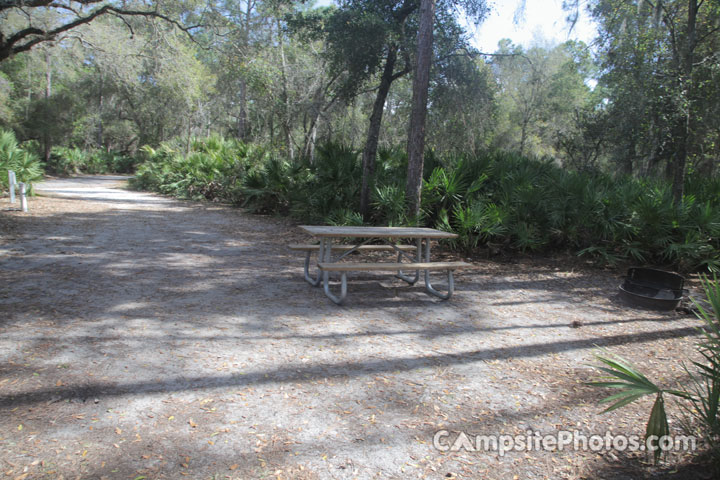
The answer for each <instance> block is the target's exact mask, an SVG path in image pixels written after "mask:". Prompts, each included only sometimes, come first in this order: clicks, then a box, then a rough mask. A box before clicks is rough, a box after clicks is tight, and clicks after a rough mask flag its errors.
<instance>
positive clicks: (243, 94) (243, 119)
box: [237, 78, 248, 141]
mask: <svg viewBox="0 0 720 480" xmlns="http://www.w3.org/2000/svg"><path fill="white" fill-rule="evenodd" d="M239 93H240V94H239V98H238V103H239V104H240V105H239V110H240V111H239V112H238V117H237V138H238V139H240V140H242V141H245V140H246V139H247V134H248V128H247V83H246V82H245V79H243V78H240V92H239Z"/></svg>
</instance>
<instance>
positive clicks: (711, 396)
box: [589, 277, 720, 462]
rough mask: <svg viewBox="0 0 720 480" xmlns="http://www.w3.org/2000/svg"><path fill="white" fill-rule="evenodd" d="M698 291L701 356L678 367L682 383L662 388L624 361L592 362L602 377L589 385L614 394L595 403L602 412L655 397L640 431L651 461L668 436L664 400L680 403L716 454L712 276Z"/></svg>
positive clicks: (717, 287)
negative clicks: (702, 299)
mask: <svg viewBox="0 0 720 480" xmlns="http://www.w3.org/2000/svg"><path fill="white" fill-rule="evenodd" d="M703 287H704V290H705V295H706V297H707V301H708V304H709V306H706V307H703V306H702V305H701V304H700V303H696V306H697V308H698V313H697V316H698V318H700V319H701V320H703V323H704V325H703V329H702V333H703V337H704V338H703V340H702V341H701V342H700V343H698V345H697V349H698V351H699V353H700V355H701V356H702V357H703V358H702V360H701V361H693V362H691V364H690V366H688V365H683V366H684V368H685V371H686V373H687V375H688V377H687V378H688V380H687V381H686V383H684V384H682V385H679V386H677V387H676V388H663V387H660V386H658V385H657V384H655V383H654V382H652V381H651V380H649V379H648V378H647V377H646V376H645V375H643V374H642V373H641V372H640V371H639V370H637V369H636V368H635V367H633V366H632V365H631V364H630V363H629V362H627V361H626V360H624V359H622V358H620V357H618V356H616V355H612V354H610V353H609V352H605V353H604V354H603V355H598V356H597V358H598V360H600V362H602V365H601V366H597V367H596V368H597V369H598V370H600V371H601V372H603V373H604V376H603V377H602V378H600V379H598V380H596V381H592V382H589V385H591V386H594V387H601V388H611V389H615V390H617V393H615V394H613V395H610V396H608V397H605V398H603V399H602V400H601V401H600V403H603V404H607V403H609V404H610V406H609V407H607V408H606V409H605V410H604V412H603V413H605V412H610V411H613V410H616V409H618V408H620V407H623V406H625V405H628V404H630V403H632V402H634V401H636V400H637V399H639V398H641V397H644V396H646V395H655V402H654V404H653V406H652V409H651V411H650V417H649V418H648V422H647V426H646V429H645V439H646V441H647V440H648V439H650V445H649V446H652V447H654V451H653V455H654V459H655V461H656V462H657V461H658V460H659V459H660V457H661V456H662V454H663V450H662V449H661V448H659V446H660V444H661V443H660V441H661V439H662V437H664V436H667V435H669V434H670V429H669V424H668V420H667V412H666V408H665V406H666V404H665V398H666V397H675V398H677V399H679V400H680V405H681V407H682V408H683V409H684V410H685V411H686V412H687V413H688V414H689V415H690V416H692V417H693V418H695V419H696V420H697V424H698V426H699V428H700V433H701V434H702V435H703V437H704V439H705V440H706V442H707V444H708V446H709V448H710V450H711V453H713V454H714V455H715V456H716V458H717V456H718V455H720V417H719V416H718V413H719V410H718V407H719V401H720V284H718V280H717V277H713V279H712V280H709V279H708V278H703Z"/></svg>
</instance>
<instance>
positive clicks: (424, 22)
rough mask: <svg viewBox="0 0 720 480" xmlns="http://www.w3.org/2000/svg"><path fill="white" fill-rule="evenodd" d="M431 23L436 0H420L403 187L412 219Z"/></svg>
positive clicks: (419, 189) (415, 213)
mask: <svg viewBox="0 0 720 480" xmlns="http://www.w3.org/2000/svg"><path fill="white" fill-rule="evenodd" d="M434 23H435V0H422V1H421V3H420V26H419V29H418V36H417V39H418V51H417V66H416V68H415V76H414V77H413V96H412V112H411V114H410V132H409V134H408V171H407V184H406V186H405V197H406V198H407V201H408V213H409V214H410V216H411V217H414V218H418V217H419V214H420V202H421V200H422V198H421V195H422V175H423V160H424V154H425V119H426V117H427V100H428V86H429V84H430V64H431V63H432V45H433V24H434Z"/></svg>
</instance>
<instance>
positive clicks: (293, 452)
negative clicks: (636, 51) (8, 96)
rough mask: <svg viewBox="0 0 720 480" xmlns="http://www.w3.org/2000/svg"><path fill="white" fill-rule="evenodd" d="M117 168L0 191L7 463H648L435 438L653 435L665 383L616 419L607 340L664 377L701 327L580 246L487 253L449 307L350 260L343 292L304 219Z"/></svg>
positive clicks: (467, 471) (131, 471) (298, 474)
mask: <svg viewBox="0 0 720 480" xmlns="http://www.w3.org/2000/svg"><path fill="white" fill-rule="evenodd" d="M123 184H124V182H123V178H122V177H112V176H104V177H102V176H94V177H79V178H72V179H64V180H52V181H47V182H45V183H44V184H41V185H39V186H38V191H40V192H41V196H39V197H34V198H31V199H30V212H29V213H22V212H18V211H14V210H10V209H9V207H10V204H9V203H8V200H7V198H4V199H0V201H2V205H1V206H0V235H1V236H0V478H9V479H16V480H17V479H37V478H40V479H44V478H47V479H57V478H65V479H74V478H87V479H102V478H107V479H115V478H126V479H131V480H132V479H156V478H157V479H159V478H166V479H178V478H185V477H186V478H198V479H205V478H212V479H225V478H307V479H315V478H319V479H345V478H486V479H513V478H517V479H526V478H527V479H536V478H537V479H539V478H552V479H557V478H638V475H639V474H638V473H637V472H634V473H633V471H632V465H637V464H639V462H640V461H641V460H642V459H643V458H645V457H644V456H643V455H640V454H638V455H633V454H627V453H624V454H623V453H621V452H617V451H615V452H612V451H611V452H600V453H594V452H590V451H572V450H570V451H568V450H564V451H534V450H533V451H520V452H508V453H506V454H505V455H504V456H501V455H499V454H498V453H497V452H487V451H481V452H468V451H461V452H441V451H438V450H437V449H435V448H434V447H433V436H434V435H435V433H436V432H438V431H441V430H448V431H450V432H458V431H464V432H467V433H468V434H473V435H478V434H482V435H493V434H509V435H516V434H519V435H524V434H526V432H528V431H530V432H535V431H537V432H540V433H542V434H543V435H545V434H550V435H555V434H557V432H558V431H560V430H570V431H573V430H577V431H578V432H580V433H582V434H585V435H588V436H589V435H592V434H605V432H607V431H609V430H611V431H612V432H614V433H616V434H641V433H642V432H643V431H644V424H645V421H646V418H647V415H648V414H649V406H650V402H649V400H648V401H643V402H641V403H640V404H639V405H637V406H631V407H627V408H624V409H621V410H619V411H617V412H613V413H611V414H606V415H600V411H601V408H600V407H599V406H598V405H597V400H598V399H599V398H601V397H602V396H604V394H605V392H602V391H597V390H595V389H592V388H589V387H587V386H585V385H584V384H583V382H585V381H587V380H589V379H590V378H591V377H592V376H593V373H592V371H591V369H590V368H589V367H588V366H587V364H589V363H597V362H596V361H594V360H593V354H594V353H597V352H598V346H600V347H605V348H608V349H610V350H611V351H612V352H615V353H618V354H621V355H623V356H626V357H627V358H630V359H633V360H634V361H635V362H636V363H637V364H638V365H641V366H642V368H643V369H645V371H647V372H651V378H654V379H657V380H660V381H661V382H663V383H667V384H671V383H672V382H673V381H674V380H675V379H678V378H681V377H683V375H684V373H683V370H682V366H681V365H680V363H679V362H678V360H677V359H678V358H685V357H687V355H691V354H692V352H693V351H694V350H693V344H694V343H695V342H697V340H698V339H699V337H698V334H697V331H696V330H695V327H697V326H699V325H700V322H699V321H698V320H696V319H695V318H694V317H692V316H690V315H683V314H679V313H675V312H652V311H646V310H642V309H636V308H632V307H629V306H628V305H626V304H624V303H622V302H621V301H620V300H619V299H618V297H617V294H616V292H617V286H618V284H619V283H620V279H619V277H618V275H619V273H618V272H610V271H602V270H598V269H593V268H590V267H587V266H583V264H581V263H579V262H572V261H561V262H558V261H552V260H544V261H541V260H530V259H516V260H514V261H511V260H508V259H505V260H504V261H502V262H498V261H492V260H478V259H475V260H473V267H472V268H470V269H467V270H464V271H461V272H459V273H458V274H457V277H456V289H457V291H456V293H455V296H454V297H453V298H452V299H451V300H450V301H447V302H443V301H440V300H439V299H436V298H434V297H430V296H428V295H426V294H425V293H423V289H422V287H420V286H416V287H410V286H407V285H405V284H404V283H403V282H401V281H399V280H395V279H393V278H392V277H391V276H388V275H383V274H380V273H378V274H374V273H368V274H356V275H355V276H353V277H352V278H351V281H350V286H349V294H348V299H347V303H346V305H344V306H342V307H338V306H336V305H334V304H333V303H331V302H330V301H329V300H328V299H327V298H326V297H325V296H324V294H323V293H322V290H321V289H317V288H313V287H311V286H310V285H308V284H307V283H306V282H304V281H303V279H302V258H301V256H300V255H297V254H295V253H292V252H290V251H288V249H287V248H286V245H287V244H288V243H291V242H297V241H304V242H306V241H308V240H309V239H308V238H306V237H305V236H304V235H303V234H302V233H301V232H300V231H299V229H298V228H296V226H295V224H294V223H292V222H291V221H289V220H285V219H276V218H269V217H262V216H254V215H249V214H246V213H243V212H242V211H240V210H238V209H233V208H229V207H225V206H218V205H213V204H200V203H191V202H182V201H176V200H172V199H167V198H163V197H160V196H156V195H151V194H147V193H138V192H131V191H128V190H125V189H124V188H123ZM435 251H436V253H438V255H439V256H441V257H442V255H443V254H442V252H441V250H440V249H436V250H435ZM670 411H673V412H677V411H678V410H677V408H674V407H672V406H671V407H670ZM677 427H678V421H677V417H675V418H674V421H673V423H672V428H673V429H675V431H677V430H676V429H677ZM453 435H454V434H453ZM636 457H637V458H636ZM644 472H645V473H644V475H650V476H653V475H657V474H658V473H657V472H656V471H655V472H656V473H653V470H644ZM648 472H649V473H648ZM661 473H662V474H663V475H665V474H667V475H670V474H669V473H668V470H662V471H661ZM696 478H702V475H700V476H699V477H696ZM707 478H709V477H707Z"/></svg>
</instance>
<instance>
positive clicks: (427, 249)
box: [425, 238, 455, 300]
mask: <svg viewBox="0 0 720 480" xmlns="http://www.w3.org/2000/svg"><path fill="white" fill-rule="evenodd" d="M425 261H426V262H430V239H429V238H426V239H425ZM447 276H448V288H447V293H441V292H438V291H437V290H435V288H433V286H432V284H431V283H430V270H425V290H427V292H428V293H430V294H432V295H435V296H436V297H438V298H441V299H443V300H447V299H449V298H450V297H452V294H453V292H454V291H455V279H454V278H453V271H452V270H448V271H447Z"/></svg>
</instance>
